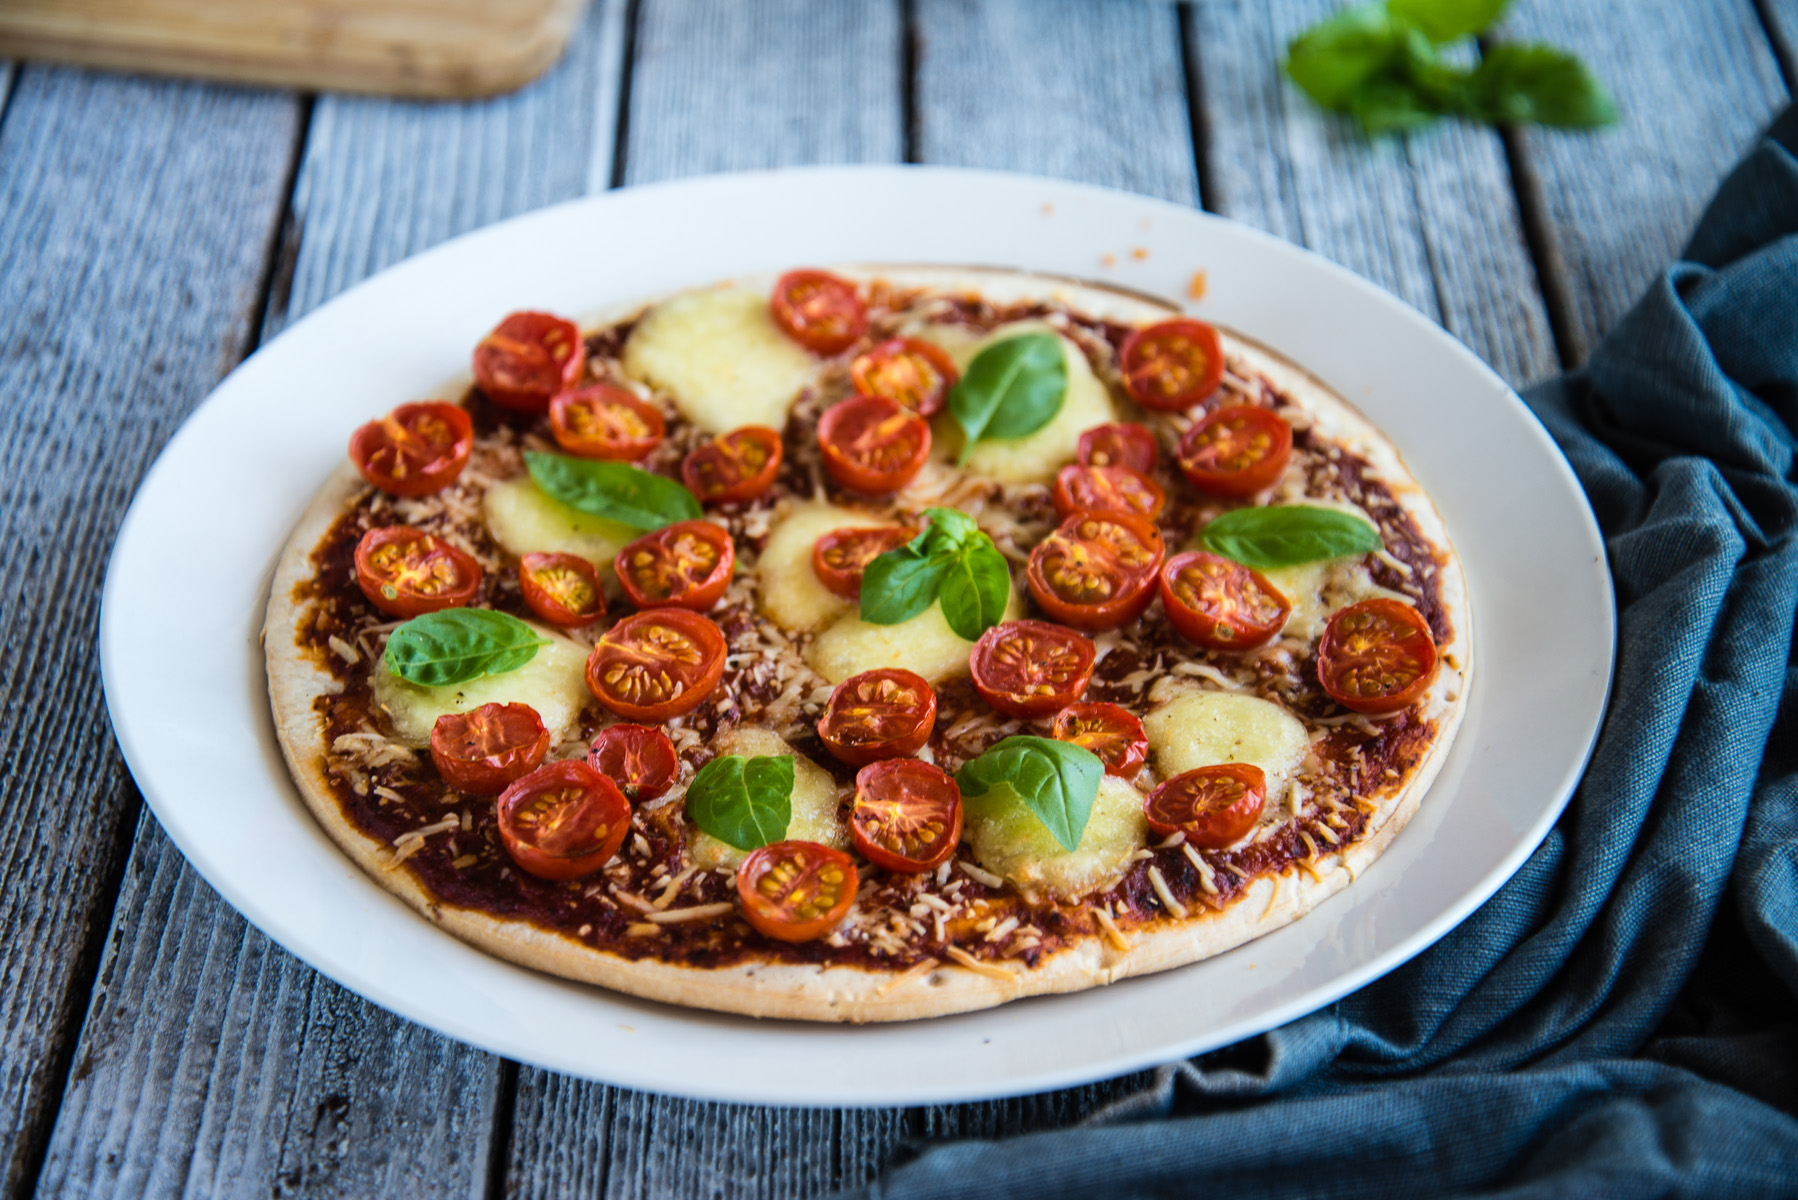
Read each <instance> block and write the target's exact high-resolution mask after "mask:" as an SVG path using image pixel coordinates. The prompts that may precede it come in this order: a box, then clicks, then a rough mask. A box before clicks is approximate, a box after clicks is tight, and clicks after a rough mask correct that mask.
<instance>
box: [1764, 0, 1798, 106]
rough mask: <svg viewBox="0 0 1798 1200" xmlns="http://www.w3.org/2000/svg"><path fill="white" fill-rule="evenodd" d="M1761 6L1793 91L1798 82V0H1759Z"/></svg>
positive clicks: (1780, 64)
mask: <svg viewBox="0 0 1798 1200" xmlns="http://www.w3.org/2000/svg"><path fill="white" fill-rule="evenodd" d="M1759 7H1760V12H1761V21H1762V23H1763V24H1764V25H1765V26H1766V29H1767V36H1768V38H1769V39H1770V40H1771V41H1772V43H1773V54H1774V56H1775V57H1776V58H1778V59H1779V69H1780V73H1781V74H1783V75H1784V76H1785V85H1786V90H1787V91H1791V90H1792V88H1793V86H1794V84H1795V83H1798V0H1759Z"/></svg>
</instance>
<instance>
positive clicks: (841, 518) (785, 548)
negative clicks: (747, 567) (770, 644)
mask: <svg viewBox="0 0 1798 1200" xmlns="http://www.w3.org/2000/svg"><path fill="white" fill-rule="evenodd" d="M890 523H891V522H888V521H883V520H881V519H880V518H878V517H870V516H868V515H867V514H866V513H859V512H856V511H855V510H854V509H851V508H839V507H837V506H836V505H834V504H800V505H797V506H795V507H794V508H793V510H792V511H791V512H789V513H788V514H787V515H786V516H785V517H783V518H782V519H781V520H780V521H779V523H777V524H776V525H775V526H774V531H773V532H772V533H770V534H769V535H768V544H767V546H766V547H765V548H764V549H763V550H762V556H761V558H760V559H758V560H757V561H756V566H755V570H756V576H757V578H758V580H759V582H760V584H761V601H762V612H763V613H764V614H765V615H766V616H767V617H768V618H769V619H770V620H772V621H773V622H774V623H775V624H776V625H779V626H780V627H781V628H782V629H787V630H793V631H795V632H797V631H801V630H813V629H818V628H821V627H822V626H823V625H825V624H826V623H828V622H830V621H831V620H834V619H835V618H837V617H840V616H842V615H843V614H844V613H846V612H848V611H849V610H850V609H851V608H853V607H855V602H854V601H852V600H845V599H843V597H841V596H839V595H837V594H836V593H835V592H833V591H831V590H830V589H829V588H827V587H825V586H824V584H823V583H822V582H820V581H819V579H818V573H817V572H816V571H814V570H812V547H813V546H814V545H816V544H817V541H818V539H819V538H821V537H823V536H824V535H825V534H827V533H829V532H830V531H831V530H833V529H844V528H863V527H866V526H870V525H886V524H890Z"/></svg>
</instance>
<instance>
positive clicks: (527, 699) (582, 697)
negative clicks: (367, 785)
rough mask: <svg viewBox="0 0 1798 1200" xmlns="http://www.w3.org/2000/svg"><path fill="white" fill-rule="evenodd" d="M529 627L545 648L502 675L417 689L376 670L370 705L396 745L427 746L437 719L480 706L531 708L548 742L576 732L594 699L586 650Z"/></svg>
mask: <svg viewBox="0 0 1798 1200" xmlns="http://www.w3.org/2000/svg"><path fill="white" fill-rule="evenodd" d="M532 628H533V629H536V630H537V632H538V633H539V634H542V635H543V636H545V637H547V638H548V639H549V645H547V646H540V647H538V649H537V653H536V654H535V655H533V656H532V658H531V661H530V662H528V663H526V664H525V665H524V666H522V667H519V668H518V669H517V670H515V671H507V672H505V673H504V674H502V675H483V676H481V677H480V678H479V679H471V680H469V681H468V682H467V683H457V684H450V685H449V686H447V687H434V688H433V687H419V686H418V685H417V684H415V683H408V682H406V681H405V680H403V679H401V678H400V677H399V676H397V675H394V674H392V673H391V672H390V671H388V670H387V668H386V667H385V665H377V666H376V667H375V670H374V679H373V681H372V683H373V689H374V700H375V704H376V705H377V706H379V707H380V709H381V710H382V711H383V712H385V713H386V714H387V717H388V719H389V720H390V721H392V722H393V737H394V740H395V741H399V742H403V743H405V744H406V745H408V746H415V747H422V746H428V745H430V744H431V727H432V726H433V725H435V724H436V723H437V718H438V717H441V716H443V715H444V714H446V713H458V712H468V711H470V710H471V709H476V708H479V707H480V706H481V705H483V704H528V705H530V706H531V707H532V708H534V709H536V710H537V715H538V716H539V717H541V718H542V719H543V725H544V728H546V729H548V730H549V736H550V739H551V741H552V742H559V741H563V740H565V739H566V738H569V737H572V736H573V735H574V734H576V733H578V732H579V731H580V715H581V710H582V709H583V708H585V707H586V706H587V704H588V703H589V702H590V701H591V700H592V699H593V697H592V695H591V693H589V692H588V691H587V650H586V648H585V647H583V646H581V645H579V644H577V643H575V642H572V641H570V640H569V639H567V638H565V637H561V636H560V635H557V634H553V633H550V632H549V631H548V630H545V629H543V628H541V627H540V626H535V625H533V626H532Z"/></svg>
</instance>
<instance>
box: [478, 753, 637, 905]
mask: <svg viewBox="0 0 1798 1200" xmlns="http://www.w3.org/2000/svg"><path fill="white" fill-rule="evenodd" d="M498 809H499V836H500V839H501V840H502V841H504V842H505V844H506V853H508V854H510V855H511V856H512V861H513V862H515V863H517V864H518V865H519V866H520V867H522V868H523V869H524V870H526V871H528V872H529V873H530V874H532V875H535V876H536V877H537V878H539V879H553V880H557V881H560V880H565V879H579V878H580V877H581V876H583V875H591V874H593V872H595V871H597V870H599V869H600V868H601V867H603V866H605V865H606V863H608V862H610V861H611V858H612V856H613V855H614V854H616V853H618V847H620V846H622V845H623V844H624V837H625V835H626V834H627V833H629V832H630V830H631V805H630V801H628V800H626V799H625V798H624V793H623V792H621V791H619V790H618V785H617V784H615V783H613V782H612V781H611V780H610V779H607V778H606V777H605V776H604V775H601V774H600V773H599V772H598V771H595V770H594V769H593V768H592V767H589V766H588V765H587V764H586V763H584V762H581V761H580V760H579V759H569V760H566V761H563V762H557V763H551V764H550V765H549V766H547V767H539V768H538V769H537V770H535V771H533V772H531V773H530V774H529V775H526V776H525V777H524V778H523V779H520V780H519V781H518V782H516V783H514V784H513V785H512V786H511V787H509V788H507V789H506V790H505V791H503V792H501V793H500V797H499V804H498Z"/></svg>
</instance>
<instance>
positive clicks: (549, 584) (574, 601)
mask: <svg viewBox="0 0 1798 1200" xmlns="http://www.w3.org/2000/svg"><path fill="white" fill-rule="evenodd" d="M518 586H519V587H520V588H521V589H522V590H523V592H524V602H525V603H526V604H528V605H529V606H530V609H531V611H532V612H534V613H536V614H537V615H538V616H539V617H542V618H543V619H544V620H545V621H548V622H549V623H550V624H551V625H560V626H562V627H563V628H564V629H578V628H580V627H581V626H583V625H591V624H593V622H595V621H597V620H599V619H600V618H601V617H603V616H605V615H606V593H605V589H603V588H602V587H600V584H599V569H598V568H597V567H595V566H594V565H593V564H592V563H590V562H588V561H587V560H586V559H584V558H582V557H581V556H580V555H578V554H527V555H525V556H524V557H523V558H521V559H519V560H518Z"/></svg>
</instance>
